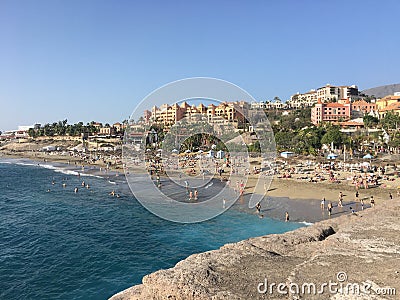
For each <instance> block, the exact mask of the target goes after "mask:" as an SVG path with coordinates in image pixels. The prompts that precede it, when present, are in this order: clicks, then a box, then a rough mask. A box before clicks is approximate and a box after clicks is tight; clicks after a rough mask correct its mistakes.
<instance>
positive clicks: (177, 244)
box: [0, 159, 305, 299]
mask: <svg viewBox="0 0 400 300" xmlns="http://www.w3.org/2000/svg"><path fill="white" fill-rule="evenodd" d="M53 181H54V184H52V182H53ZM82 181H85V183H86V184H89V186H90V188H89V189H86V188H83V187H82V186H81V183H82ZM63 183H65V184H66V186H65V187H63ZM75 187H78V188H79V191H78V193H74V188H75ZM48 190H50V191H48ZM112 190H116V192H118V193H119V194H120V195H121V197H120V198H116V197H112V196H110V195H109V193H110V192H111V191H112ZM304 225H305V224H302V223H295V222H282V221H279V220H275V219H270V218H266V217H265V218H261V219H260V218H259V217H258V216H257V215H255V214H251V213H248V212H243V211H239V210H237V209H233V208H231V209H229V210H228V211H227V212H225V213H224V214H222V215H220V216H218V217H216V218H214V219H211V220H208V221H206V222H202V223H195V224H179V223H173V222H169V221H166V220H163V219H160V218H159V217H157V216H154V215H153V214H151V213H150V212H148V211H147V210H146V209H145V208H143V207H142V206H141V205H140V203H139V202H138V201H137V200H136V199H135V198H134V197H133V196H132V194H131V193H130V190H129V188H128V186H127V184H126V182H125V181H124V176H119V177H113V178H112V180H109V179H107V178H102V177H98V176H80V177H78V176H77V172H76V170H75V171H73V170H70V169H67V168H66V166H63V165H60V164H54V163H53V164H47V165H45V166H43V165H40V166H39V165H37V163H34V162H29V161H25V160H11V159H0V299H107V298H109V297H110V296H112V295H113V294H115V293H117V292H119V291H121V290H123V289H126V288H128V287H130V286H132V285H135V284H140V283H141V279H142V277H143V276H144V275H146V274H148V273H151V272H154V271H157V270H159V269H165V268H170V267H173V266H174V265H175V264H176V263H177V262H178V261H180V260H182V259H184V258H186V257H187V256H189V255H191V254H193V253H199V252H203V251H208V250H212V249H218V248H219V247H220V246H222V245H224V244H226V243H232V242H237V241H240V240H243V239H246V238H249V237H255V236H261V235H266V234H272V233H282V232H286V231H289V230H294V229H296V228H299V227H302V226H304Z"/></svg>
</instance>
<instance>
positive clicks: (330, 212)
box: [328, 202, 332, 216]
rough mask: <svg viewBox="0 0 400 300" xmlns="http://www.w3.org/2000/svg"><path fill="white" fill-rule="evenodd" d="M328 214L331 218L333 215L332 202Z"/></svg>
mask: <svg viewBox="0 0 400 300" xmlns="http://www.w3.org/2000/svg"><path fill="white" fill-rule="evenodd" d="M328 214H329V216H331V215H332V202H329V204H328Z"/></svg>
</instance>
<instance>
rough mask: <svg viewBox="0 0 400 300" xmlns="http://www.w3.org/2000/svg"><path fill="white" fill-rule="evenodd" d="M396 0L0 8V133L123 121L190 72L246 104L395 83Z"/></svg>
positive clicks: (399, 61) (399, 65)
mask: <svg viewBox="0 0 400 300" xmlns="http://www.w3.org/2000/svg"><path fill="white" fill-rule="evenodd" d="M399 15H400V1H397V0H393V1H385V0H383V1H376V0H373V1H369V0H362V1H361V0H360V1H334V0H331V1H319V0H315V1H307V0H301V1H300V0H292V1H288V0H279V1H278V0H276V1H275V0H270V1H268V0H264V1H236V0H230V1H161V0H160V1H133V0H129V1H128V0H127V1H123V0H116V1H112V0H108V1H103V0H63V1H60V0H25V1H23V0H1V1H0V130H7V129H15V128H16V127H17V125H31V124H33V123H35V122H39V123H42V124H44V123H48V122H53V121H58V120H61V119H68V121H69V122H70V123H74V122H78V121H83V122H85V123H86V122H89V121H92V120H98V121H101V122H109V123H113V122H116V121H121V120H123V119H126V118H128V116H129V115H130V114H131V112H132V111H133V109H134V108H135V106H136V104H137V103H138V102H139V101H141V100H142V99H143V98H144V97H145V96H146V95H147V94H148V93H149V92H151V91H153V90H154V89H156V88H158V87H160V86H161V85H164V84H166V83H168V82H171V81H174V80H178V79H182V78H186V77H197V76H207V77H208V76H209V77H216V78H221V79H224V80H228V81H230V82H232V83H235V84H237V85H239V86H240V87H242V88H244V89H245V90H247V91H248V92H249V93H250V94H252V95H253V96H254V98H256V99H257V100H266V99H272V98H273V97H275V96H279V97H280V98H281V99H283V100H286V99H288V98H289V97H290V95H292V94H294V93H296V92H306V91H309V90H310V89H312V88H318V87H320V86H323V85H325V84H326V83H331V84H336V85H347V84H348V85H351V84H357V85H358V86H359V88H360V89H361V90H362V89H365V88H370V87H375V86H379V85H385V84H392V83H399V82H400V80H399V70H400V56H399V53H400V52H399V49H400V33H399V32H400V25H399V24H400V23H399V21H398V19H399Z"/></svg>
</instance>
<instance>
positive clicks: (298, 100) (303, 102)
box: [288, 90, 318, 108]
mask: <svg viewBox="0 0 400 300" xmlns="http://www.w3.org/2000/svg"><path fill="white" fill-rule="evenodd" d="M317 99H318V97H317V91H316V90H311V91H309V92H307V93H304V94H300V93H296V94H294V95H293V96H291V97H290V100H289V101H288V105H289V106H290V107H291V108H304V107H311V106H313V105H314V104H315V103H317Z"/></svg>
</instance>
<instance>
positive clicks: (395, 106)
mask: <svg viewBox="0 0 400 300" xmlns="http://www.w3.org/2000/svg"><path fill="white" fill-rule="evenodd" d="M389 112H391V113H393V114H396V115H399V116H400V101H399V102H394V103H391V104H390V105H388V106H386V107H385V108H382V109H380V110H379V118H380V119H382V118H384V117H385V116H386V115H387V114H388V113H389ZM399 125H400V124H399Z"/></svg>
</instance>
